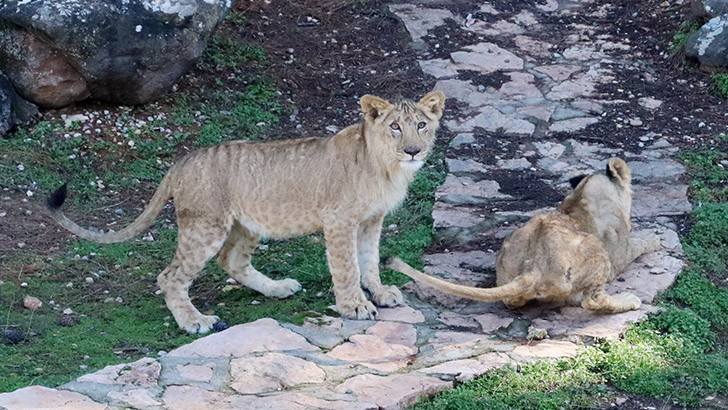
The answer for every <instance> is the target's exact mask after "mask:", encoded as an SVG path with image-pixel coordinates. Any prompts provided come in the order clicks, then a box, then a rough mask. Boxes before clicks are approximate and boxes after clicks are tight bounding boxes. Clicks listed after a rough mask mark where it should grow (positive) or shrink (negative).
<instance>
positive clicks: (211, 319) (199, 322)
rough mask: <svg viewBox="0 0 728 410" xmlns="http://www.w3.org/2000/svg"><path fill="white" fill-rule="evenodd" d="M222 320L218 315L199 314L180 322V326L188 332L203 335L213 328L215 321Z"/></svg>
mask: <svg viewBox="0 0 728 410" xmlns="http://www.w3.org/2000/svg"><path fill="white" fill-rule="evenodd" d="M218 322H220V318H219V317H217V316H205V315H199V316H197V317H196V318H194V319H190V320H186V321H184V322H179V327H180V328H182V329H184V330H185V331H187V333H191V334H198V335H203V334H205V333H208V332H209V331H210V330H212V329H213V328H214V326H215V323H218Z"/></svg>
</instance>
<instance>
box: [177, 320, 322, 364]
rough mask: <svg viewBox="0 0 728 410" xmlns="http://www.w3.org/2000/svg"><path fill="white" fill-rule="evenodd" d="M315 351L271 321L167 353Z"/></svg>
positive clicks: (235, 354) (224, 354)
mask: <svg viewBox="0 0 728 410" xmlns="http://www.w3.org/2000/svg"><path fill="white" fill-rule="evenodd" d="M277 350H319V348H318V347H316V346H314V345H312V344H310V343H309V342H308V341H306V339H305V338H304V337H303V336H301V335H299V334H296V333H294V332H292V331H290V330H288V329H284V328H283V327H281V326H280V325H279V324H278V322H277V321H275V320H273V319H267V318H266V319H258V320H256V321H255V322H251V323H246V324H242V325H237V326H233V327H231V328H229V329H227V330H225V331H223V332H220V333H215V334H212V335H209V336H206V337H203V338H201V339H197V340H195V341H194V342H192V343H190V344H187V345H184V346H182V347H179V348H177V349H174V350H172V351H171V352H169V354H168V356H170V357H196V356H204V357H229V356H232V357H241V356H245V355H247V354H249V353H254V352H267V351H277Z"/></svg>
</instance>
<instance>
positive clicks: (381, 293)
mask: <svg viewBox="0 0 728 410" xmlns="http://www.w3.org/2000/svg"><path fill="white" fill-rule="evenodd" d="M371 293H372V300H373V301H374V304H375V305H377V306H382V307H394V306H400V305H403V304H404V296H402V292H401V291H400V290H399V288H398V287H396V286H391V285H389V286H382V287H381V288H379V289H378V291H377V292H371Z"/></svg>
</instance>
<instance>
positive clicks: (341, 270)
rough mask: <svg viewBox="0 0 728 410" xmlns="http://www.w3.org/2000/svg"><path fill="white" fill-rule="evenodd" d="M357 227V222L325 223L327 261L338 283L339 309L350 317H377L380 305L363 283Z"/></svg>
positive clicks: (337, 297) (335, 282) (335, 288)
mask: <svg viewBox="0 0 728 410" xmlns="http://www.w3.org/2000/svg"><path fill="white" fill-rule="evenodd" d="M356 226H357V224H356V223H355V222H349V223H347V222H346V221H336V220H334V221H331V223H328V224H326V225H324V240H325V241H326V260H327V262H328V264H329V271H330V272H331V281H332V282H333V283H334V296H335V297H336V310H337V312H339V314H340V315H342V316H344V317H347V318H350V319H360V320H363V319H374V318H376V316H377V308H375V307H374V305H373V304H372V302H370V301H368V300H367V298H366V296H364V292H363V291H362V288H361V284H360V281H361V279H360V276H361V275H360V273H359V264H358V261H357V249H356V239H357V228H356ZM352 227H354V228H352Z"/></svg>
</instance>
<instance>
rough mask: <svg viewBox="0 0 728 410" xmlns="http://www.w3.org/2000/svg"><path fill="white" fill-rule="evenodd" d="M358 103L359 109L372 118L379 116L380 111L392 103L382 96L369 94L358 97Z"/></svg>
mask: <svg viewBox="0 0 728 410" xmlns="http://www.w3.org/2000/svg"><path fill="white" fill-rule="evenodd" d="M359 105H360V106H361V111H362V112H363V113H364V115H368V116H370V117H371V118H372V119H375V118H377V117H379V115H380V114H381V113H382V111H384V110H386V109H387V108H389V107H391V106H392V104H391V103H390V102H389V101H387V100H385V99H384V98H379V97H376V96H374V95H369V94H367V95H365V96H363V97H361V98H360V99H359Z"/></svg>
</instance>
